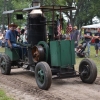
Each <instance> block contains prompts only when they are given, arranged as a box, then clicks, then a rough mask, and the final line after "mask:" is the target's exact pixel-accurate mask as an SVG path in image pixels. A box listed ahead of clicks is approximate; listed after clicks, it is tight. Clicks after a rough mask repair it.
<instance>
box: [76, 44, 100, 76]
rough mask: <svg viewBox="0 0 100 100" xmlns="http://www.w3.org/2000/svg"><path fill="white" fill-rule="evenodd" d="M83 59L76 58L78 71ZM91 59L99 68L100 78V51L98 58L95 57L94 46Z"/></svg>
mask: <svg viewBox="0 0 100 100" xmlns="http://www.w3.org/2000/svg"><path fill="white" fill-rule="evenodd" d="M82 59H84V58H79V57H76V65H75V68H76V70H78V66H79V63H80V62H81V60H82ZM89 59H92V60H93V61H94V62H95V64H96V66H97V71H98V76H100V51H99V54H98V57H95V48H94V46H91V48H90V58H89Z"/></svg>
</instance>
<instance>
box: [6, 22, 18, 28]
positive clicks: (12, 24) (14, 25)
mask: <svg viewBox="0 0 100 100" xmlns="http://www.w3.org/2000/svg"><path fill="white" fill-rule="evenodd" d="M17 26H18V25H16V24H14V23H11V24H9V25H8V27H17Z"/></svg>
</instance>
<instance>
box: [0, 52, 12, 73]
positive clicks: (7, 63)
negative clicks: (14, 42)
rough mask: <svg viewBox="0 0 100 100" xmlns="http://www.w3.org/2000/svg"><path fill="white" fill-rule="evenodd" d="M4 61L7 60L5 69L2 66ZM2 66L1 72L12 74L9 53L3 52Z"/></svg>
mask: <svg viewBox="0 0 100 100" xmlns="http://www.w3.org/2000/svg"><path fill="white" fill-rule="evenodd" d="M2 61H5V63H6V65H5V69H3V68H2V67H1V63H2ZM0 68H1V73H2V74H4V75H10V72H11V60H10V58H9V57H8V56H7V55H5V54H3V55H2V56H1V59H0Z"/></svg>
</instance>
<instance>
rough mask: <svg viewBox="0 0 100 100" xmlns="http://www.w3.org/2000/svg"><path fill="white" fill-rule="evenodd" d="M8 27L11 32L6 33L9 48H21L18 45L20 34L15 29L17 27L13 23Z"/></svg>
mask: <svg viewBox="0 0 100 100" xmlns="http://www.w3.org/2000/svg"><path fill="white" fill-rule="evenodd" d="M8 27H9V30H8V31H7V32H6V35H5V39H6V42H7V46H8V47H10V48H11V49H12V48H14V47H20V46H19V45H17V44H16V42H17V36H18V32H17V31H16V30H15V29H16V27H17V25H15V24H13V23H12V24H10V25H9V26H8Z"/></svg>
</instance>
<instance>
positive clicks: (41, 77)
mask: <svg viewBox="0 0 100 100" xmlns="http://www.w3.org/2000/svg"><path fill="white" fill-rule="evenodd" d="M35 79H36V83H37V85H38V87H39V88H40V89H43V90H48V89H49V88H50V86H51V82H52V73H51V69H50V66H49V65H48V64H47V63H46V62H39V63H37V65H36V67H35Z"/></svg>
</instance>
